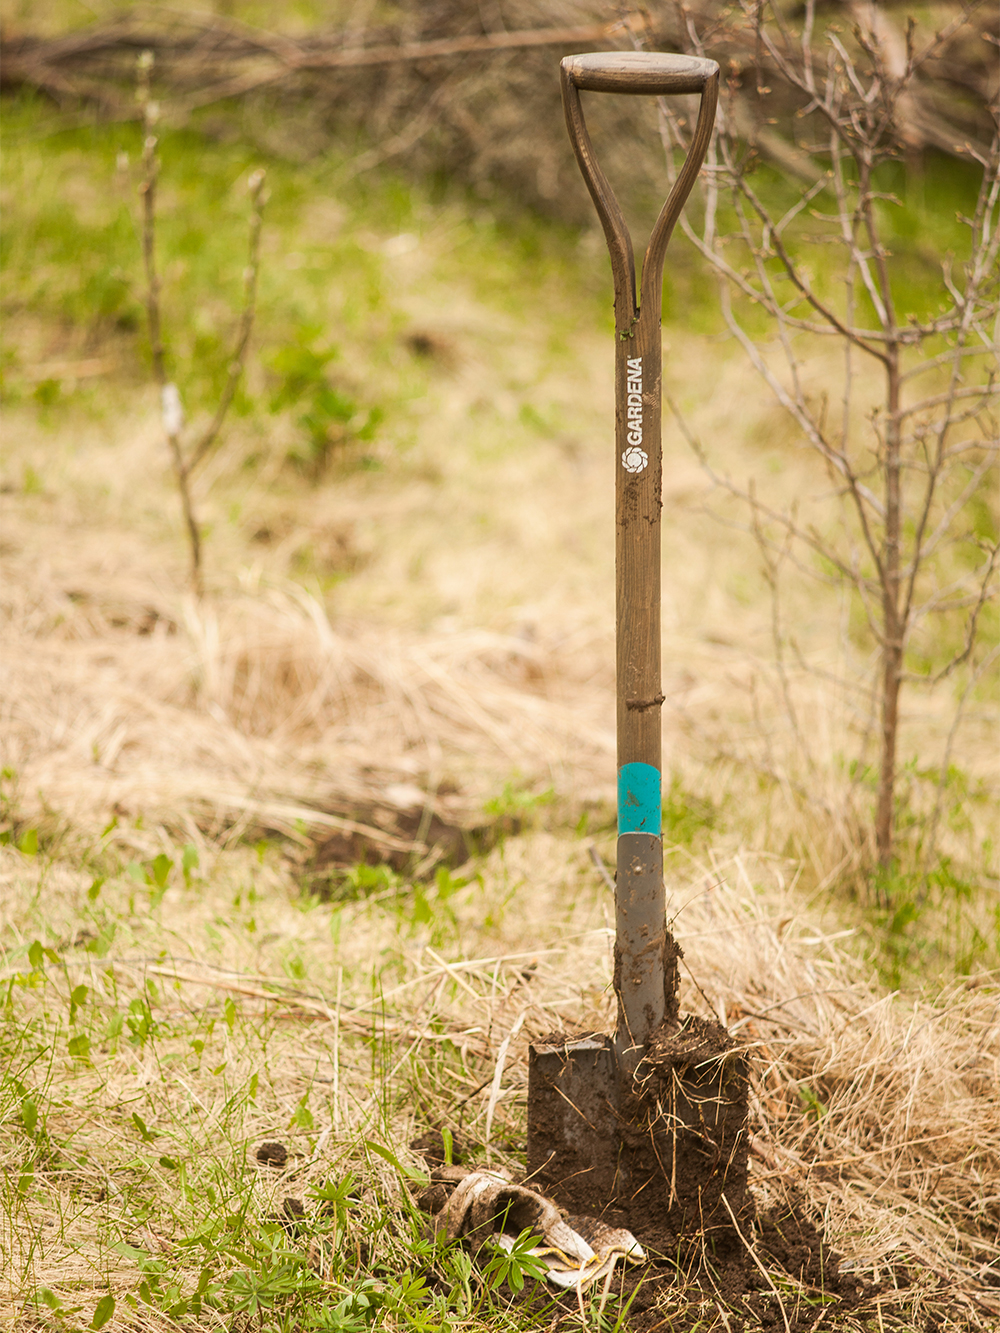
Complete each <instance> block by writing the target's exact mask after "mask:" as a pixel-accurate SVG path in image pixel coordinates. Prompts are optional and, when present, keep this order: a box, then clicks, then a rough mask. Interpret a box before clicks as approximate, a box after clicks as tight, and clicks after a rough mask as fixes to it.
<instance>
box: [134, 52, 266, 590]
mask: <svg viewBox="0 0 1000 1333" xmlns="http://www.w3.org/2000/svg"><path fill="white" fill-rule="evenodd" d="M152 67H153V55H152V52H150V51H144V52H143V53H142V55H141V56H140V57H139V60H138V86H137V97H138V99H139V102H140V106H141V110H142V121H143V130H144V136H143V145H142V180H141V183H140V185H139V195H140V197H141V199H142V257H143V267H144V271H145V279H146V291H145V306H146V325H147V329H148V333H149V346H150V356H151V359H152V367H153V378H154V379H155V380H156V383H157V386H158V388H159V390H160V405H161V412H162V419H163V430H164V433H165V435H166V438H167V446H168V448H169V451H170V463H171V467H172V468H173V473H174V478H175V480H176V482H177V491H178V494H179V496H180V501H181V509H182V511H183V516H184V527H185V531H186V533H187V538H188V551H189V555H190V575H189V576H190V582H191V589H192V591H193V592H194V594H195V596H197V597H200V596H201V595H202V593H203V592H204V579H203V573H202V541H201V529H200V527H199V524H198V518H197V515H196V513H195V507H194V497H193V495H192V490H191V482H192V478H193V476H194V474H195V472H196V471H197V469H198V468H199V467H200V466H201V464H202V463H203V462H204V461H205V459H206V458H207V457H208V455H209V454H210V452H211V450H212V448H213V446H214V445H215V443H216V441H217V440H218V438H219V433H220V431H221V430H222V425H223V422H224V421H225V418H226V414H227V413H228V411H229V408H230V406H231V404H232V401H233V397H234V395H235V393H236V389H237V386H238V385H239V382H240V378H241V376H242V374H243V370H244V366H245V363H246V357H247V351H248V349H249V346H250V334H251V332H252V330H253V322H254V316H255V314H256V308H257V276H258V272H259V268H260V235H261V225H262V222H263V215H264V206H265V204H266V203H267V190H266V189H265V187H264V181H265V173H264V171H263V169H262V168H257V169H256V170H255V171H252V172H251V173H250V176H249V179H248V181H247V188H248V191H249V195H250V228H249V242H248V253H247V263H246V266H245V268H244V270H243V302H242V308H241V310H240V315H239V319H238V321H237V326H236V337H235V342H234V347H233V352H232V356H231V357H230V360H229V367H228V371H227V374H226V380H225V384H224V385H223V388H222V392H221V394H220V395H219V400H218V403H217V404H216V408H215V412H214V413H213V415H212V418H211V420H210V421H209V423H208V425H207V426H206V427H205V428H204V429H203V430H202V432H201V434H200V435H198V436H197V438H195V439H194V440H192V441H190V442H188V441H186V440H185V419H184V406H183V400H182V398H181V393H180V390H179V388H178V387H177V384H176V382H175V381H174V380H172V379H170V378H169V377H168V374H167V355H166V348H165V346H164V341H163V322H162V316H161V304H160V276H159V272H158V270H157V266H156V203H157V198H156V194H157V185H158V181H159V171H160V161H159V156H158V154H157V145H158V140H157V136H156V134H155V132H154V131H155V128H156V124H157V121H158V120H159V106H158V104H157V103H156V102H155V101H154V100H153V98H152V97H151V95H150V74H151V71H152Z"/></svg>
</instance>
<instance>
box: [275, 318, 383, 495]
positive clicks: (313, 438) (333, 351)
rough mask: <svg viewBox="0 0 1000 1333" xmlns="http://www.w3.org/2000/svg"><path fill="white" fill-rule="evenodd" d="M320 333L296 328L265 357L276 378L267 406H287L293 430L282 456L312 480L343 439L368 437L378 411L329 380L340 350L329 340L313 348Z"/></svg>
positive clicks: (378, 418) (278, 408) (378, 417)
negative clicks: (293, 437)
mask: <svg viewBox="0 0 1000 1333" xmlns="http://www.w3.org/2000/svg"><path fill="white" fill-rule="evenodd" d="M320 332H321V331H320V329H319V328H318V327H316V326H304V327H302V328H300V329H299V330H297V333H296V336H295V339H294V341H292V342H290V343H289V344H287V345H285V346H283V347H280V348H279V349H278V350H277V351H276V352H275V353H274V354H273V355H272V356H271V358H270V362H269V368H270V371H271V373H272V375H273V376H274V377H275V378H276V380H277V388H276V389H275V391H274V392H273V393H272V395H271V399H270V408H271V411H272V412H280V411H283V410H284V409H286V408H291V409H292V410H293V411H294V414H295V423H296V425H297V427H298V430H299V435H298V437H297V440H296V443H295V444H293V445H292V446H291V447H290V448H289V450H288V453H287V457H288V460H289V462H291V463H292V464H293V465H294V466H296V467H298V468H300V469H301V470H302V471H304V472H305V473H307V474H308V475H309V476H310V477H312V478H313V479H315V478H317V477H318V476H319V475H320V474H321V473H322V471H323V469H324V468H325V467H326V465H327V463H328V462H329V461H330V459H331V456H332V455H333V454H334V453H335V452H338V451H341V450H342V449H343V448H344V446H346V445H347V444H350V443H352V442H355V441H358V442H367V441H370V440H372V439H373V438H374V436H375V431H376V428H377V427H378V424H379V422H380V421H381V420H382V418H383V416H384V412H383V409H382V408H381V407H377V406H376V407H367V408H366V407H363V406H362V405H361V404H360V403H358V402H357V401H356V399H355V398H354V397H353V396H352V395H351V394H350V393H349V392H347V390H346V389H345V388H344V387H343V386H340V385H337V384H336V383H334V382H333V381H332V379H331V375H330V371H329V367H330V365H331V363H332V362H334V361H336V360H337V359H338V357H339V355H340V353H339V351H338V349H337V348H335V347H332V346H330V345H329V344H327V345H326V346H322V345H320V346H319V348H318V346H317V344H318V340H319V338H320Z"/></svg>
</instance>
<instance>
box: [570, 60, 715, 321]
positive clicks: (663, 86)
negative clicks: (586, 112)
mask: <svg viewBox="0 0 1000 1333" xmlns="http://www.w3.org/2000/svg"><path fill="white" fill-rule="evenodd" d="M560 77H561V80H562V90H563V109H564V111H565V113H566V128H567V129H568V131H569V137H570V142H571V143H572V145H573V151H574V153H575V154H576V160H577V162H578V163H579V165H580V171H581V172H582V173H583V178H584V180H585V181H586V183H587V189H588V190H589V191H590V197H591V198H592V199H593V201H594V207H595V208H596V209H597V214H598V217H599V218H600V219H601V226H602V227H603V228H604V236H605V240H606V241H607V243H608V250H609V252H610V254H611V272H612V274H613V276H614V282H615V323H616V325H617V328H618V332H619V334H623V333H625V332H626V331H627V330H628V329H629V328H631V327H632V325H633V323H634V322H635V318H636V314H637V311H638V308H639V303H638V302H637V301H636V281H635V260H634V258H633V254H632V239H631V237H630V235H629V230H628V226H627V225H626V222H625V217H624V215H623V213H622V210H621V207H620V205H619V203H618V200H617V199H616V198H615V194H614V191H613V190H612V188H611V184H610V182H609V181H608V178H607V176H605V174H604V171H603V170H602V168H601V165H600V163H599V162H598V160H597V156H596V154H595V152H594V145H593V144H592V143H591V140H590V134H589V133H588V131H587V124H586V121H585V120H584V118H583V107H582V106H581V105H580V93H579V89H581V88H582V89H583V90H584V91H587V92H603V93H646V94H652V95H657V94H658V95H661V96H662V95H670V94H677V93H700V94H701V107H700V109H699V113H698V123H697V125H696V126H695V131H694V135H693V136H692V140H691V146H690V148H689V150H688V155H687V158H686V159H685V162H684V165H683V167H682V168H681V170H680V172H679V173H678V176H677V179H676V180H675V181H674V187H673V189H672V190H671V191H670V194H669V196H668V198H667V201H666V203H665V204H664V205H663V208H662V209H661V210H660V216H659V217H658V218H657V219H656V225H655V226H654V227H653V230H652V232H651V234H650V238H649V245H648V247H647V249H646V258H645V260H644V262H643V266H642V293H641V295H642V301H641V304H642V305H643V306H645V307H646V309H647V311H648V312H649V313H650V314H652V313H653V311H654V309H655V312H656V318H657V319H658V318H659V306H660V291H661V288H662V282H663V260H664V257H665V255H666V251H667V242H668V241H669V240H670V236H671V233H672V232H673V229H674V224H675V223H676V222H677V219H678V217H679V216H680V212H681V209H682V208H683V207H684V204H685V202H686V201H687V197H688V195H689V194H690V193H691V189H692V187H693V185H694V183H695V180H696V179H697V177H698V172H699V171H700V169H701V164H702V163H703V162H704V160H705V154H706V153H707V152H708V145H709V142H710V140H711V137H712V128H713V126H714V124H715V107H716V103H717V102H718V98H719V66H718V65H717V64H716V62H715V61H714V60H703V59H701V58H700V57H697V56H681V55H672V54H669V53H667V52H662V51H599V52H593V53H590V54H587V55H577V56H566V57H565V58H564V59H563V61H562V63H561V66H560Z"/></svg>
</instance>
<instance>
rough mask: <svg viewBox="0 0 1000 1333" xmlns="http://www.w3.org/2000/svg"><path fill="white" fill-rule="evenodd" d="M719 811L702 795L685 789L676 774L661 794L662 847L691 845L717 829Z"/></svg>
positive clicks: (720, 815)
mask: <svg viewBox="0 0 1000 1333" xmlns="http://www.w3.org/2000/svg"><path fill="white" fill-rule="evenodd" d="M721 819H722V810H721V808H720V807H719V806H717V805H716V804H715V802H714V801H712V800H710V799H709V798H708V797H706V796H698V795H696V794H695V793H694V792H691V791H688V790H687V789H686V788H685V786H684V784H683V782H682V781H681V779H680V778H679V777H677V776H676V775H674V776H672V777H671V779H670V786H669V788H668V789H667V792H666V794H665V795H664V797H663V843H664V849H665V850H669V848H670V846H671V845H672V846H673V847H674V848H688V849H690V848H692V847H694V846H695V844H696V843H698V842H700V841H702V840H704V838H705V836H706V835H707V834H709V833H712V832H714V831H716V830H717V829H718V827H719V826H720V823H721Z"/></svg>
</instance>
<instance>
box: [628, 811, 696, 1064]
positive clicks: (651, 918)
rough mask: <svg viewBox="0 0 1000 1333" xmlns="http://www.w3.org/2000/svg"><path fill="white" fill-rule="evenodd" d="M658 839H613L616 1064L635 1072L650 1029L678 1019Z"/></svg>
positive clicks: (675, 956) (672, 946)
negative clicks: (615, 863) (615, 844)
mask: <svg viewBox="0 0 1000 1333" xmlns="http://www.w3.org/2000/svg"><path fill="white" fill-rule="evenodd" d="M664 896H665V895H664V890H663V843H662V842H661V841H660V839H659V838H657V837H656V836H655V835H654V834H652V833H623V834H621V836H620V837H619V839H618V876H617V881H616V884H615V992H616V994H617V996H618V1026H617V1029H616V1031H615V1049H616V1051H617V1054H618V1061H619V1064H620V1065H621V1067H622V1068H623V1069H625V1070H626V1071H627V1072H628V1073H630V1074H631V1073H634V1072H635V1068H636V1066H637V1065H638V1063H639V1061H640V1060H641V1059H642V1055H643V1051H644V1049H645V1046H646V1042H647V1041H648V1040H649V1037H650V1035H651V1034H652V1033H653V1031H654V1030H655V1029H656V1028H658V1027H659V1025H660V1024H661V1023H662V1022H663V1021H664V1019H667V1020H676V1018H677V982H678V976H677V960H678V957H679V956H680V950H679V949H678V947H677V944H676V943H675V941H674V938H673V936H672V935H671V934H670V933H669V932H668V930H667V922H666V911H665V901H664Z"/></svg>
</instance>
